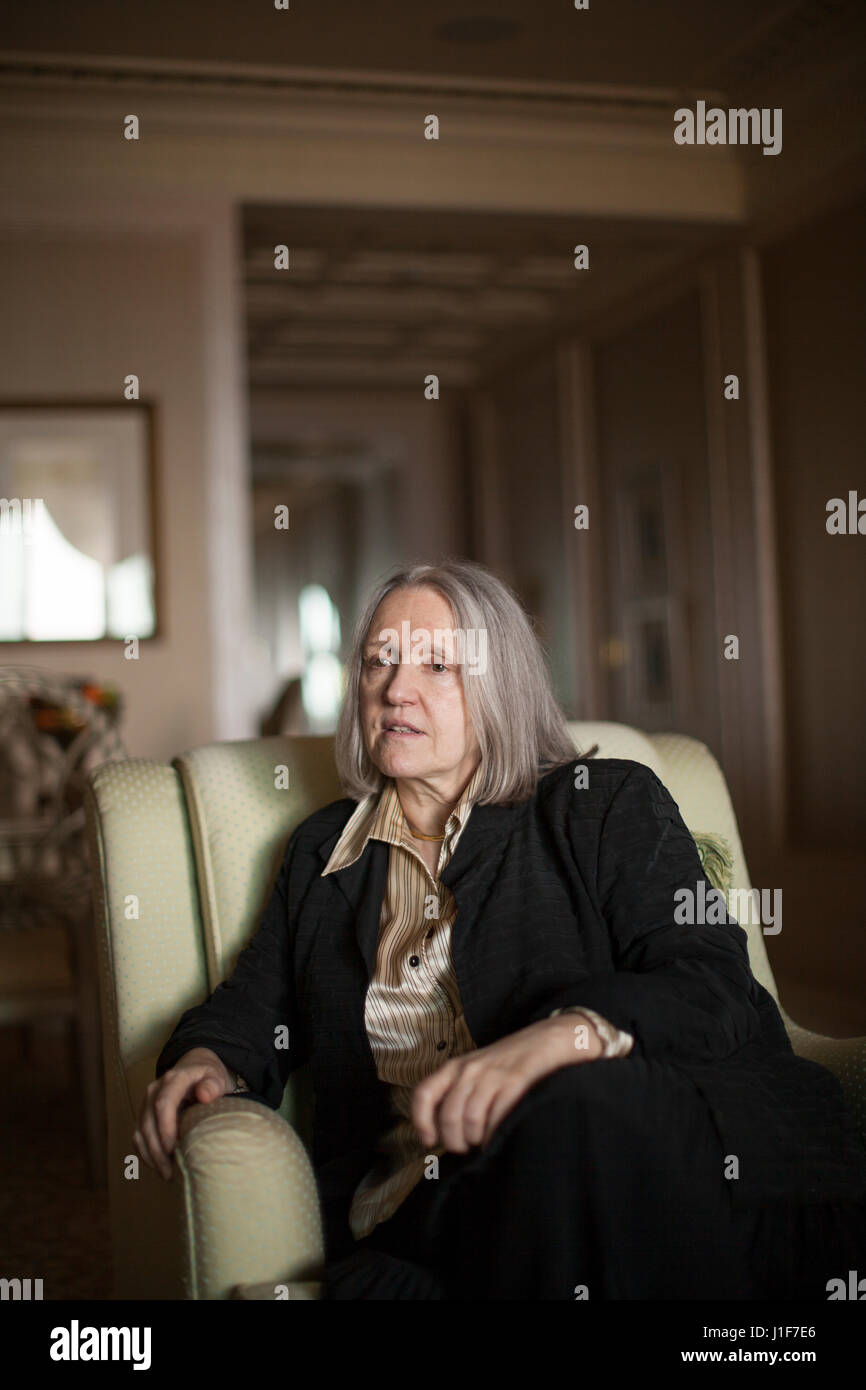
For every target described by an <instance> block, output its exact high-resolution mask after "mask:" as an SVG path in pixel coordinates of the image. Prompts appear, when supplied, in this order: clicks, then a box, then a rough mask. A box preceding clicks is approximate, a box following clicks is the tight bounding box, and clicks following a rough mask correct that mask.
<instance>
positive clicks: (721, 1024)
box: [548, 763, 761, 1060]
mask: <svg viewBox="0 0 866 1390" xmlns="http://www.w3.org/2000/svg"><path fill="white" fill-rule="evenodd" d="M580 832H581V822H580V819H579V818H578V817H574V818H573V819H572V820H571V822H570V830H569V833H570V836H571V839H572V850H573V852H574V853H575V856H576V857H577V855H578V845H577V843H576V841H577V837H578V836H579V834H580ZM584 860H585V852H584ZM596 882H597V893H598V901H599V903H600V905H601V909H602V913H603V916H604V919H605V922H606V924H607V927H608V930H609V933H610V941H611V949H612V953H613V959H614V970H613V971H606V972H604V973H594V974H590V975H589V976H587V977H586V978H585V979H583V980H581V981H580V984H579V992H578V989H577V988H575V987H574V986H572V987H571V988H570V989H569V990H568V991H565V990H563V992H562V993H563V995H566V994H567V995H568V996H569V997H568V998H565V997H563V998H562V999H554V1000H550V1001H548V1008H550V1007H551V1006H552V1005H554V1004H562V1005H565V1004H570V1005H573V1004H575V1003H576V1002H577V999H579V1000H580V1003H581V1004H584V1005H586V1006H587V1007H588V1008H592V1009H594V1010H596V1011H597V1012H598V1013H599V1014H601V1015H602V1016H603V1017H604V1018H605V1019H607V1020H609V1021H610V1022H611V1023H612V1024H613V1025H614V1026H615V1027H617V1028H619V1029H621V1030H623V1031H624V1032H626V1033H629V1034H631V1035H632V1037H633V1038H634V1040H635V1041H634V1046H633V1048H632V1054H631V1055H633V1056H645V1057H669V1058H676V1057H679V1058H687V1059H690V1060H712V1059H717V1058H722V1057H727V1056H729V1055H730V1054H731V1053H733V1052H735V1051H737V1050H738V1049H739V1048H741V1047H743V1046H744V1045H745V1044H746V1043H749V1042H751V1041H754V1040H756V1039H757V1038H759V1037H760V1036H761V1019H760V1015H759V1012H758V1005H759V1001H760V986H759V985H758V983H757V981H756V980H755V978H754V976H753V975H752V972H751V967H750V965H749V957H748V948H747V937H746V933H745V932H744V931H743V929H742V927H740V926H739V925H738V924H737V922H736V920H735V918H733V917H731V916H730V914H729V913H728V911H727V908H726V904H725V902H724V897H723V895H721V894H719V893H718V891H717V890H715V889H714V888H713V885H712V884H711V883H710V881H709V879H708V878H707V877H706V875H705V873H704V870H703V866H702V864H701V861H700V856H699V855H698V851H697V846H696V845H695V842H694V840H693V839H692V837H691V835H690V834H689V831H688V829H687V827H686V825H685V823H684V821H683V819H682V816H681V815H680V812H679V809H678V807H677V805H676V803H675V801H674V800H673V797H672V796H671V794H670V792H669V791H668V790H667V788H666V787H665V786H664V785H663V784H662V783H661V782H660V781H659V779H658V777H656V775H655V773H654V772H653V771H652V770H651V769H650V768H648V767H646V766H644V764H642V763H637V764H635V766H634V767H633V768H632V769H631V771H630V772H629V773H627V775H626V776H625V777H624V779H623V781H622V782H621V783H620V785H619V787H618V788H617V790H616V792H615V793H614V795H613V797H612V799H611V801H610V803H609V806H608V809H607V812H606V814H605V817H604V820H603V823H602V826H601V830H600V839H599V844H598V869H597V875H596ZM701 885H703V888H701ZM683 889H685V890H687V892H688V894H689V895H690V898H686V899H683V897H682V896H679V897H677V896H675V895H677V894H680V891H681V890H683ZM703 895H706V897H705V898H703ZM689 900H690V901H691V902H692V903H695V904H696V911H695V912H694V914H692V916H693V920H692V921H688V920H678V919H681V918H684V917H685V916H686V912H685V911H684V905H685V904H686V903H688V902H689ZM702 900H703V901H704V902H705V906H706V910H705V912H704V913H701V912H700V903H701V901H702ZM711 905H712V906H711ZM701 916H704V917H705V918H707V917H708V918H709V921H706V920H705V921H703V922H702V921H700V918H701ZM717 918H718V920H717Z"/></svg>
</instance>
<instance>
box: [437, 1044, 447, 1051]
mask: <svg viewBox="0 0 866 1390" xmlns="http://www.w3.org/2000/svg"><path fill="white" fill-rule="evenodd" d="M444 1046H445V1044H444V1042H438V1043H437V1044H436V1051H437V1052H441V1051H442V1049H443V1047H444Z"/></svg>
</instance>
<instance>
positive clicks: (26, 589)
mask: <svg viewBox="0 0 866 1390" xmlns="http://www.w3.org/2000/svg"><path fill="white" fill-rule="evenodd" d="M156 517H157V479H156V455H155V406H154V403H153V402H151V401H129V402H123V401H121V402H118V401H117V400H116V399H112V400H111V401H110V402H108V401H100V400H75V401H69V400H0V644H7V645H9V644H18V643H27V644H30V643H44V642H100V641H123V640H128V639H130V638H133V637H134V638H137V639H139V640H141V641H148V640H151V639H153V638H156V637H160V636H163V635H164V634H163V631H162V628H161V619H162V611H161V610H162V604H161V593H160V564H159V551H158V537H157V524H156ZM0 650H2V646H0Z"/></svg>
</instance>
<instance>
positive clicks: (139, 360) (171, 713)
mask: <svg viewBox="0 0 866 1390" xmlns="http://www.w3.org/2000/svg"><path fill="white" fill-rule="evenodd" d="M200 285H201V268H200V259H199V251H198V247H197V245H196V242H195V241H194V240H193V239H192V238H190V239H181V238H167V237H158V236H154V237H150V238H148V240H146V241H141V240H136V239H135V238H134V237H123V238H122V239H121V238H104V239H102V238H101V239H87V240H84V239H77V238H75V237H71V238H69V239H68V240H65V241H64V240H60V239H58V240H49V239H45V238H41V237H34V236H30V237H27V238H26V239H24V238H21V239H18V240H4V241H3V242H2V243H0V299H2V302H3V306H4V315H3V317H4V331H3V334H2V338H0V381H2V383H3V385H2V398H3V399H12V400H16V401H18V400H21V401H25V400H31V399H45V400H51V399H56V398H63V399H73V400H78V399H81V400H85V399H87V398H88V397H93V398H97V399H100V400H105V399H110V398H112V397H114V398H115V399H117V401H118V403H122V381H123V377H124V376H125V375H126V374H127V373H129V372H135V373H137V374H138V375H139V377H140V382H141V394H142V398H148V399H152V400H155V401H156V402H157V410H156V431H157V437H156V455H157V468H158V477H157V483H158V518H157V520H158V528H159V538H160V545H161V566H162V580H163V583H162V595H163V611H162V613H161V615H160V616H161V625H162V635H161V636H160V637H157V638H154V639H152V640H149V641H143V642H141V644H140V656H139V659H138V661H127V660H125V659H124V656H123V646H122V643H120V642H95V643H91V642H84V643H62V642H48V643H41V642H40V643H32V642H31V643H27V642H25V643H2V644H0V662H2V663H3V664H15V663H26V664H28V665H29V664H35V665H39V666H44V667H46V668H48V669H50V670H52V671H64V672H72V673H75V674H78V673H81V674H82V675H87V676H89V677H92V678H94V679H96V680H106V681H112V682H114V683H116V684H117V685H118V686H119V687H120V689H121V690H122V692H123V695H124V698H125V701H126V721H125V726H124V738H125V742H126V746H127V749H128V751H129V753H130V754H131V755H132V756H134V757H154V758H168V757H171V756H173V755H174V754H175V753H177V752H179V751H181V750H182V749H183V748H186V747H189V746H191V745H194V744H196V743H202V742H207V741H208V739H209V738H210V737H211V734H212V701H211V696H210V691H209V674H210V673H209V642H210V636H209V623H208V614H207V608H206V605H205V602H204V594H205V590H206V585H207V560H206V527H205V493H206V488H205V478H204V470H205V444H204V436H203V433H202V428H203V409H204V405H203V371H202V360H203V332H204V330H203V318H202V303H201V293H200Z"/></svg>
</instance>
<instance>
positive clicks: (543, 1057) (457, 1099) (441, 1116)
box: [412, 1014, 603, 1153]
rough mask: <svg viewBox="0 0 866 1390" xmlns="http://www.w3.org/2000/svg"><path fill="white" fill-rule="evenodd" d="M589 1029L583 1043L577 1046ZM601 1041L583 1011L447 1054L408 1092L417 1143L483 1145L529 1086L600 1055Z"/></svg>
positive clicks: (454, 1148) (462, 1149)
mask: <svg viewBox="0 0 866 1390" xmlns="http://www.w3.org/2000/svg"><path fill="white" fill-rule="evenodd" d="M583 1025H586V1028H587V1029H588V1030H589V1045H588V1046H585V1045H581V1046H578V1045H577V1044H576V1041H575V1034H576V1032H577V1028H578V1027H580V1028H581V1030H582V1033H581V1036H582V1042H584V1041H585V1038H586V1033H585V1032H583ZM602 1050H603V1049H602V1044H601V1039H600V1038H599V1036H598V1034H597V1033H596V1031H595V1029H594V1028H593V1026H592V1024H591V1023H590V1021H589V1019H587V1018H585V1017H584V1015H583V1014H561V1015H559V1016H558V1017H556V1018H545V1019H542V1020H541V1021H540V1022H538V1023H531V1024H530V1025H529V1026H528V1027H527V1028H521V1029H520V1030H519V1031H518V1032H517V1033H510V1034H509V1035H508V1037H506V1038H500V1039H499V1041H498V1042H495V1043H491V1044H490V1046H489V1047H480V1048H477V1049H476V1050H475V1051H473V1052H466V1053H464V1054H463V1055H462V1056H461V1057H453V1058H452V1059H451V1060H450V1061H448V1062H445V1063H444V1064H443V1065H442V1066H441V1067H439V1068H438V1070H437V1071H434V1072H433V1073H432V1075H430V1076H427V1077H425V1078H424V1080H423V1081H420V1082H419V1083H418V1085H417V1086H416V1087H415V1089H414V1091H413V1093H412V1123H413V1125H414V1126H415V1128H416V1130H417V1131H418V1135H419V1137H420V1139H421V1142H422V1143H423V1144H429V1145H430V1146H431V1147H432V1146H433V1145H437V1146H441V1147H443V1148H445V1149H446V1150H447V1151H448V1152H450V1153H466V1152H467V1151H468V1150H469V1148H470V1147H471V1146H472V1145H474V1144H481V1146H482V1147H483V1146H484V1145H485V1144H487V1142H488V1141H489V1139H490V1137H491V1136H492V1134H493V1132H494V1130H495V1129H496V1126H497V1125H498V1124H499V1122H500V1120H501V1119H502V1118H503V1116H504V1115H507V1114H508V1112H509V1110H511V1109H513V1107H514V1106H515V1105H516V1104H517V1102H518V1101H519V1100H520V1099H521V1097H522V1096H524V1095H525V1094H526V1092H527V1091H528V1090H529V1088H530V1086H533V1085H534V1084H535V1083H536V1081H540V1080H541V1078H542V1077H544V1076H547V1075H548V1074H549V1073H550V1072H553V1071H557V1070H558V1069H559V1068H560V1067H565V1066H569V1065H571V1064H573V1063H575V1062H589V1061H593V1060H594V1059H595V1058H597V1057H599V1056H600V1055H601V1053H602Z"/></svg>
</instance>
